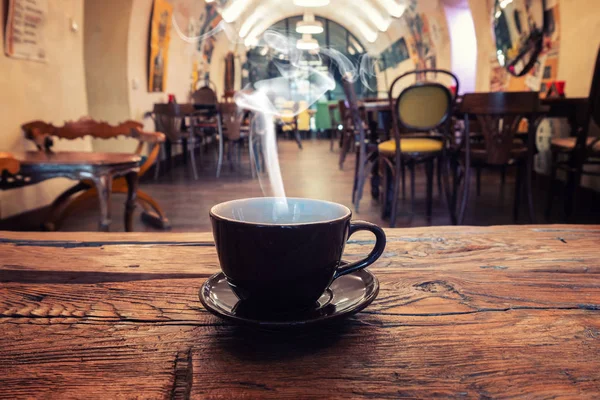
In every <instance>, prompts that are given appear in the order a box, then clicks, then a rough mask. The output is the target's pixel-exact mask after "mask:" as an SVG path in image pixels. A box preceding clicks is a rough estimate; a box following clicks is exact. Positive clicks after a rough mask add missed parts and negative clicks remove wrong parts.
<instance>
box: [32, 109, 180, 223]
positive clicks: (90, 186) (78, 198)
mask: <svg viewBox="0 0 600 400" xmlns="http://www.w3.org/2000/svg"><path fill="white" fill-rule="evenodd" d="M142 128H143V125H142V124H141V123H139V122H136V121H126V122H123V123H121V124H119V125H116V126H112V125H109V124H108V123H106V122H98V121H95V120H93V119H90V118H82V119H80V120H78V121H70V122H66V123H65V124H64V125H63V126H62V127H56V126H54V125H52V124H50V123H47V122H43V121H33V122H29V123H26V124H24V125H22V129H23V132H24V134H25V137H26V138H27V139H29V140H31V141H33V142H34V143H35V144H36V146H37V148H38V150H39V152H40V153H46V154H48V153H52V145H53V138H60V139H68V140H73V139H79V138H83V137H85V136H91V137H93V138H97V139H111V138H117V137H119V136H125V137H128V138H132V139H136V140H138V142H139V143H138V146H137V148H136V150H135V153H134V154H129V155H127V154H120V153H96V152H94V153H89V154H94V155H96V158H99V159H100V161H101V159H102V158H103V157H109V158H111V157H117V155H118V156H130V157H132V156H133V157H136V159H137V162H138V166H139V168H138V169H137V176H138V177H141V176H143V175H144V174H145V173H146V172H147V171H148V169H149V168H150V167H151V166H152V165H153V164H154V162H155V160H156V157H157V156H158V152H159V148H160V144H161V143H162V142H164V140H165V136H164V135H163V134H162V133H159V132H144V131H143V130H142ZM146 145H147V146H148V153H147V154H148V155H147V156H146V157H143V156H142V154H143V153H142V152H143V150H144V147H145V146H146ZM109 155H110V156H109ZM140 160H141V162H140ZM106 180H107V181H106V182H104V186H106V187H109V188H111V190H110V192H111V193H125V194H126V193H127V192H128V185H127V181H126V178H125V177H119V178H117V179H114V180H113V179H112V176H109V177H107V178H106ZM136 195H137V196H136V198H135V201H136V203H138V204H140V205H141V206H142V208H143V209H144V211H143V213H142V220H143V221H144V222H146V223H150V224H152V225H154V226H157V227H159V228H162V229H168V228H170V223H169V220H168V219H167V217H166V215H165V213H164V211H163V210H162V209H161V208H160V206H159V205H158V203H157V202H156V200H154V199H153V198H152V197H151V196H150V195H149V194H147V193H145V192H144V191H142V190H139V189H138V190H137V191H136ZM96 196H98V185H97V184H96V183H95V182H94V179H93V177H82V179H80V180H79V182H78V183H77V184H76V185H74V186H72V187H71V188H69V189H67V190H65V191H64V192H63V193H62V194H61V195H60V196H58V197H57V198H56V200H55V201H54V202H53V203H52V205H51V211H50V213H49V214H48V218H47V220H46V222H45V223H44V228H45V229H47V230H56V229H58V228H59V227H60V224H61V222H62V221H63V220H64V219H65V218H66V217H67V216H68V215H69V214H71V213H72V212H73V211H75V210H76V209H77V208H78V207H80V206H81V205H82V204H84V203H85V201H87V200H88V199H91V198H93V197H96ZM101 199H102V196H101ZM101 203H103V201H102V200H101ZM108 207H109V205H108V204H101V210H102V212H103V213H104V209H105V208H108ZM101 228H102V229H103V230H105V229H106V228H104V227H103V226H102V224H101Z"/></svg>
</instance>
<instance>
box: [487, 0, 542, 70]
mask: <svg viewBox="0 0 600 400" xmlns="http://www.w3.org/2000/svg"><path fill="white" fill-rule="evenodd" d="M545 9H546V1H545V0H495V3H494V7H493V9H492V13H493V14H492V18H493V25H494V36H495V39H496V55H497V57H498V62H499V63H500V65H501V66H503V67H505V68H506V69H507V70H508V72H509V73H511V74H512V75H514V76H523V75H525V74H526V73H527V72H529V71H530V70H531V68H532V67H533V66H534V64H535V62H536V60H537V58H538V56H539V55H540V52H541V51H542V47H543V44H544V32H545V26H546V23H545V12H544V11H545Z"/></svg>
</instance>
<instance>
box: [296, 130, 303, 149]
mask: <svg viewBox="0 0 600 400" xmlns="http://www.w3.org/2000/svg"><path fill="white" fill-rule="evenodd" d="M294 139H295V140H296V143H297V144H298V148H299V149H300V150H302V137H301V136H300V131H299V130H298V128H296V129H294Z"/></svg>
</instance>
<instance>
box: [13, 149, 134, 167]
mask: <svg viewBox="0 0 600 400" xmlns="http://www.w3.org/2000/svg"><path fill="white" fill-rule="evenodd" d="M12 154H13V156H14V157H15V158H16V159H17V160H19V162H20V163H21V165H80V164H83V165H114V164H130V163H139V162H140V160H141V159H142V157H140V156H138V155H137V154H132V153H99V152H90V151H58V152H52V153H47V152H44V151H26V152H22V153H12Z"/></svg>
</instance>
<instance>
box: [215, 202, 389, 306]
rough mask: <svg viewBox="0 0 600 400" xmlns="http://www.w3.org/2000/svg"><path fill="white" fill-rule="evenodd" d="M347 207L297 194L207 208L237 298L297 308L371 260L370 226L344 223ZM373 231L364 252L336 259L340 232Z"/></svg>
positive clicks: (375, 254)
mask: <svg viewBox="0 0 600 400" xmlns="http://www.w3.org/2000/svg"><path fill="white" fill-rule="evenodd" d="M351 218H352V212H351V211H350V209H348V208H347V207H345V206H343V205H341V204H336V203H332V202H328V201H322V200H313V199H301V198H276V197H265V198H252V199H241V200H233V201H229V202H226V203H222V204H218V205H216V206H214V207H213V208H212V209H211V211H210V219H211V223H212V227H213V235H214V239H215V244H216V249H217V254H218V257H219V262H220V264H221V269H222V270H223V273H224V275H225V277H226V278H227V282H228V283H229V285H230V287H231V288H232V290H233V291H234V293H235V294H236V295H237V296H238V297H239V299H240V300H242V301H244V302H247V303H248V304H253V305H255V306H257V307H260V309H264V310H280V311H287V310H298V309H302V308H308V307H311V306H312V305H314V304H315V302H316V301H317V300H318V299H319V297H320V296H321V295H322V294H323V293H324V292H325V290H327V288H328V287H329V285H331V283H332V282H333V280H335V279H337V278H339V277H340V276H343V275H347V274H350V273H352V272H355V271H357V270H360V269H363V268H366V267H368V266H369V265H371V264H373V263H374V262H375V261H376V260H377V259H378V258H379V257H380V256H381V254H382V253H383V251H384V249H385V244H386V238H385V233H384V232H383V230H382V229H381V228H380V227H378V226H377V225H374V224H371V223H368V222H364V221H351ZM358 231H370V232H372V233H373V234H374V235H375V238H376V240H375V246H374V248H373V250H372V251H371V252H370V254H369V255H368V256H367V257H366V258H364V259H362V260H360V261H356V262H352V263H349V264H343V263H341V262H340V261H341V258H342V254H343V252H344V246H345V244H346V241H347V240H348V238H349V237H350V236H351V235H352V234H354V233H355V232H358Z"/></svg>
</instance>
